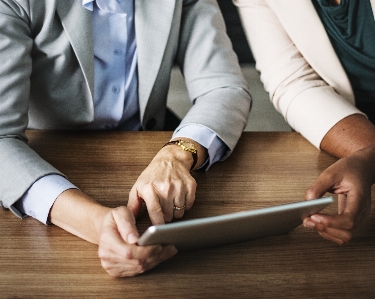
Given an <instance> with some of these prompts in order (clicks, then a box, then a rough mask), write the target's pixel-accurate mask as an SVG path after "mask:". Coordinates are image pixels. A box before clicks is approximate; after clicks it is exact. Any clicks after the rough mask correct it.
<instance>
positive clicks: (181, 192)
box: [173, 183, 186, 218]
mask: <svg viewBox="0 0 375 299" xmlns="http://www.w3.org/2000/svg"><path fill="white" fill-rule="evenodd" d="M175 191H176V192H175V198H174V200H173V204H174V207H173V217H174V218H181V217H182V216H184V213H185V208H186V206H185V201H186V200H185V195H186V190H185V189H184V186H182V184H181V183H180V186H179V187H177V188H176V190H175Z"/></svg>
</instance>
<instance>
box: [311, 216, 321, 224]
mask: <svg viewBox="0 0 375 299" xmlns="http://www.w3.org/2000/svg"><path fill="white" fill-rule="evenodd" d="M311 219H312V220H314V221H316V222H318V223H321V222H322V219H321V218H320V217H319V216H317V215H312V216H311Z"/></svg>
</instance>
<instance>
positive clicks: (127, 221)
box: [50, 189, 177, 277]
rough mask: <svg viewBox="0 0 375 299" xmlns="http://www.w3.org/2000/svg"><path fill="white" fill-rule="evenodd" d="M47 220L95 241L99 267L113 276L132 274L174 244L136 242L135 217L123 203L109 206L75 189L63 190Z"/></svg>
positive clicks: (169, 254) (171, 252)
mask: <svg viewBox="0 0 375 299" xmlns="http://www.w3.org/2000/svg"><path fill="white" fill-rule="evenodd" d="M50 221H51V222H52V223H53V224H55V225H57V226H59V227H61V228H63V229H65V230H66V231H68V232H70V233H72V234H75V235H77V236H79V237H81V238H83V239H85V240H87V241H89V242H92V243H95V244H98V245H99V248H98V255H99V258H100V260H101V263H102V266H103V268H104V269H105V270H106V271H107V272H108V274H110V275H111V276H115V277H125V276H133V275H137V274H140V273H143V272H144V271H147V270H149V269H151V268H153V267H155V266H156V265H157V264H159V263H161V262H162V261H164V260H166V259H168V258H170V257H172V256H174V255H175V254H176V253H177V251H176V249H175V247H174V246H172V245H168V246H161V245H154V246H138V245H136V242H137V241H138V236H139V235H138V231H137V228H136V226H135V218H134V216H133V214H132V212H131V211H130V210H129V209H128V208H126V207H118V208H116V209H110V208H107V207H104V206H102V205H100V204H99V203H97V202H96V201H94V200H92V199H91V198H90V197H88V196H87V195H85V194H84V193H82V192H81V191H79V190H76V189H71V190H67V191H65V192H63V193H62V194H61V195H60V196H59V197H58V198H57V199H56V201H55V203H54V205H53V206H52V209H51V212H50Z"/></svg>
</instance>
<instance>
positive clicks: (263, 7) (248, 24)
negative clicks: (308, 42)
mask: <svg viewBox="0 0 375 299" xmlns="http://www.w3.org/2000/svg"><path fill="white" fill-rule="evenodd" d="M272 1H273V2H272ZM298 1H300V2H299V3H301V4H299V3H298V4H297V5H300V6H302V2H304V3H305V4H306V1H305V0H298ZM301 1H302V2H301ZM233 2H234V4H235V5H236V6H237V7H238V10H239V13H240V16H241V19H242V23H243V27H244V30H245V33H246V35H247V38H248V41H249V43H250V46H251V49H252V53H253V55H254V58H255V61H256V67H257V69H258V70H259V71H260V73H261V80H262V82H263V84H264V88H265V89H266V91H267V92H269V95H270V99H271V101H272V103H273V105H274V106H275V108H276V109H277V110H278V111H279V112H280V113H281V114H282V115H283V116H284V118H285V120H286V121H287V122H288V123H289V124H290V125H291V127H292V128H293V129H294V130H296V131H297V132H300V133H301V134H302V135H303V136H304V137H305V138H306V139H308V140H309V141H310V142H311V143H312V144H313V145H314V146H316V147H318V148H319V147H320V143H321V141H322V139H323V138H324V136H325V135H326V134H327V132H328V131H329V130H330V129H331V128H332V127H333V126H334V125H335V124H336V123H337V122H339V121H340V120H342V119H343V118H345V117H347V116H349V115H351V114H355V113H361V112H359V110H358V109H356V108H355V106H354V96H353V94H352V91H351V87H350V86H347V87H348V88H347V89H346V92H344V91H343V92H342V93H341V94H339V93H338V90H337V89H335V88H334V87H332V86H331V85H330V84H329V83H327V82H330V81H329V80H327V79H326V78H325V80H323V79H322V77H321V73H318V72H317V71H316V69H314V68H313V67H312V66H311V64H312V63H311V62H314V61H316V60H319V58H322V59H323V57H322V56H323V55H324V53H316V54H317V55H315V56H314V55H311V57H309V58H312V60H314V61H307V58H306V57H305V56H304V55H302V54H301V51H300V49H299V48H298V47H297V46H296V42H297V43H298V41H297V40H298V39H299V40H301V38H302V39H304V38H310V36H309V34H310V33H311V32H309V30H308V29H311V28H312V30H313V31H314V30H315V28H317V27H319V26H320V30H321V32H319V34H321V33H324V34H325V31H324V28H323V26H322V24H321V23H320V24H318V25H319V26H312V27H308V26H305V25H306V23H308V21H306V22H303V23H300V24H299V23H297V22H296V23H295V24H294V26H293V30H294V29H296V30H297V31H298V32H297V33H298V34H295V35H293V38H295V39H297V40H292V38H291V36H290V34H289V33H288V32H287V30H286V29H285V28H284V25H283V22H284V21H285V20H283V19H280V16H282V17H285V14H284V15H281V14H278V12H277V11H275V9H276V10H277V8H279V7H282V8H283V6H285V5H289V6H291V2H293V3H294V4H296V1H284V0H281V1H278V0H271V1H267V0H234V1H233ZM271 2H272V3H271ZM285 2H288V4H284V3H285ZM309 2H310V4H311V1H309ZM270 4H271V6H273V4H275V7H271V6H270ZM276 4H277V5H276ZM310 6H311V7H310V8H313V6H312V5H310ZM302 7H303V8H305V6H302ZM306 7H308V6H306ZM284 8H285V7H284ZM299 8H301V7H299ZM289 10H290V9H289ZM284 11H287V9H284ZM287 13H289V14H290V15H289V19H290V17H291V18H293V17H294V16H296V13H300V12H299V11H294V12H289V11H288V12H287ZM313 13H315V11H312V12H311V14H313ZM315 14H316V13H315ZM312 19H313V18H312ZM316 21H317V22H320V20H318V19H317V18H316ZM289 23H290V22H289ZM315 25H316V24H315ZM297 27H298V28H297ZM325 38H326V40H327V44H328V45H327V48H328V49H329V51H326V52H329V54H330V55H333V56H332V57H334V56H336V54H335V53H334V50H333V48H332V46H331V45H330V43H329V40H328V39H327V36H325ZM319 40H321V39H319ZM310 50H311V51H315V52H317V51H320V49H319V46H318V45H317V46H316V48H315V49H308V51H310ZM308 51H307V52H308ZM316 58H317V59H316ZM310 60H311V59H310ZM333 60H334V59H333ZM336 62H337V68H338V70H337V71H336V72H335V71H333V73H335V74H337V76H341V77H345V78H343V80H342V81H341V82H347V83H348V84H349V85H350V83H349V81H348V80H347V78H346V74H345V72H344V71H343V69H342V68H341V65H340V63H339V62H338V59H337V57H336ZM323 69H324V68H323ZM345 79H346V81H345ZM333 81H334V80H333ZM341 82H340V83H339V84H337V86H340V85H346V84H341ZM348 90H349V91H348Z"/></svg>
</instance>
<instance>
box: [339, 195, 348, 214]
mask: <svg viewBox="0 0 375 299" xmlns="http://www.w3.org/2000/svg"><path fill="white" fill-rule="evenodd" d="M345 206H346V194H345V193H343V194H339V195H338V197H337V212H338V214H342V213H343V212H344V210H345Z"/></svg>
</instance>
